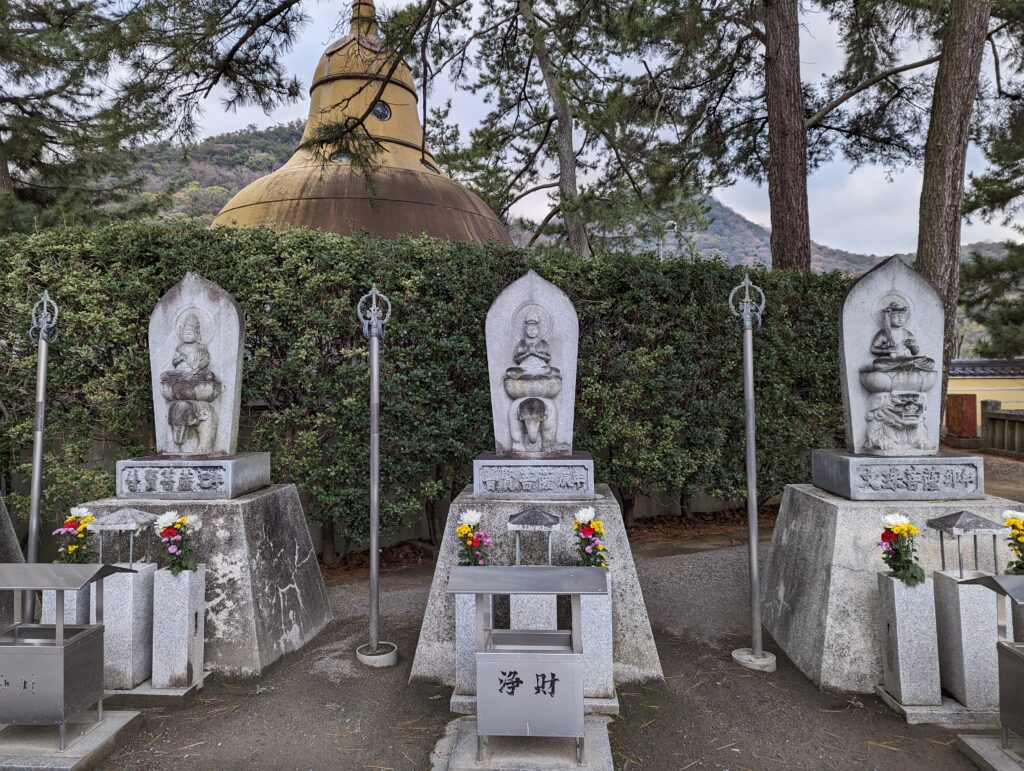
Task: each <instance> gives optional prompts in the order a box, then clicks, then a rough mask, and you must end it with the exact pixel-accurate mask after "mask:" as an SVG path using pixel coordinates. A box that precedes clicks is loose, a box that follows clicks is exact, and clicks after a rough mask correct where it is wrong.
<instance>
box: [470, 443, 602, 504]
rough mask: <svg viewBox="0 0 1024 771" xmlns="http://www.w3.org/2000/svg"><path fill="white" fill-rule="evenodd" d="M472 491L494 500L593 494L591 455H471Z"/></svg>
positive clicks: (478, 495)
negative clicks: (530, 456)
mask: <svg viewBox="0 0 1024 771" xmlns="http://www.w3.org/2000/svg"><path fill="white" fill-rule="evenodd" d="M473 495H475V496H477V497H478V498H482V499H487V498H491V499H495V500H520V501H524V500H534V501H536V500H580V499H582V498H593V497H594V459H593V457H592V456H591V455H590V453H586V452H574V453H572V454H571V455H565V456H562V457H556V458H508V457H503V456H499V455H495V454H494V453H483V454H481V455H478V456H477V457H476V458H474V459H473Z"/></svg>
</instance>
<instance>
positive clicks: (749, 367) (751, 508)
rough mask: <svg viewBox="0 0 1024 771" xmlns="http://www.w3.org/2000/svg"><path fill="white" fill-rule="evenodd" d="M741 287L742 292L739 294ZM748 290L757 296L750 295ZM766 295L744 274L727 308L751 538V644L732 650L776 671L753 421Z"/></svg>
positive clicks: (742, 661)
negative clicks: (766, 620)
mask: <svg viewBox="0 0 1024 771" xmlns="http://www.w3.org/2000/svg"><path fill="white" fill-rule="evenodd" d="M741 290H742V292H743V296H742V297H739V293H740V291H741ZM750 290H754V293H755V294H756V295H757V296H758V297H759V298H760V301H758V300H755V299H754V298H753V297H751V296H750ZM764 306H765V299H764V292H762V291H761V288H760V287H758V286H755V285H754V284H752V283H750V276H749V275H744V276H743V283H742V284H740V285H739V286H737V287H735V288H734V289H733V290H732V291H731V292H730V293H729V311H730V312H731V313H732V315H733V316H735V317H736V318H737V319H739V320H740V322H741V323H742V325H743V407H744V412H745V415H744V429H745V433H746V437H747V532H748V537H749V540H750V626H751V637H752V645H751V647H750V648H738V649H736V650H734V651H733V652H732V658H733V661H735V662H736V663H737V664H739V665H740V666H742V667H746V668H747V669H755V670H757V671H760V672H774V671H775V656H774V655H773V654H771V653H768V652H766V651H765V650H764V647H763V645H762V641H761V577H760V568H759V566H758V560H757V536H758V530H757V439H756V436H755V433H756V432H755V425H754V323H755V322H756V323H757V328H758V329H760V328H761V314H762V313H763V312H764Z"/></svg>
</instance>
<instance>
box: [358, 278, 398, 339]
mask: <svg viewBox="0 0 1024 771" xmlns="http://www.w3.org/2000/svg"><path fill="white" fill-rule="evenodd" d="M367 301H369V305H367ZM356 314H357V315H358V316H359V320H360V321H361V322H362V324H363V337H367V338H369V337H384V327H386V326H387V323H388V321H389V320H390V319H391V301H390V300H389V299H388V296H387V295H386V294H383V293H381V292H380V291H379V290H378V289H377V285H376V284H373V285H372V286H371V287H370V291H369V292H367V293H366V294H364V295H363V296H362V297H360V298H359V304H358V305H356Z"/></svg>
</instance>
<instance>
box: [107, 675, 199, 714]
mask: <svg viewBox="0 0 1024 771" xmlns="http://www.w3.org/2000/svg"><path fill="white" fill-rule="evenodd" d="M202 687H203V683H202V681H200V682H196V683H192V685H190V686H188V687H186V688H154V687H153V681H152V680H147V681H146V682H144V683H143V684H142V685H139V686H136V687H135V688H132V689H131V690H130V691H129V690H126V691H121V690H116V689H115V690H110V689H108V690H106V691H104V692H103V706H104V707H105V708H106V707H131V708H135V709H139V708H141V707H187V706H188V705H189V704H190V703H191V702H192V699H194V698H195V695H196V694H197V693H199V691H200V690H201V689H202Z"/></svg>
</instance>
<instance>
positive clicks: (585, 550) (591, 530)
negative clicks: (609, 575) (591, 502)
mask: <svg viewBox="0 0 1024 771" xmlns="http://www.w3.org/2000/svg"><path fill="white" fill-rule="evenodd" d="M595 516H596V512H595V511H594V507H593V506H584V507H583V508H582V509H580V510H579V511H577V512H576V514H575V515H574V516H573V523H572V530H573V532H574V533H576V535H577V536H578V537H579V540H578V541H577V542H576V550H577V552H578V556H577V558H576V564H577V565H581V566H583V567H592V568H607V567H608V552H607V551H605V548H604V542H603V541H602V540H601V538H602V536H604V522H602V521H601V520H599V519H594V517H595Z"/></svg>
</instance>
